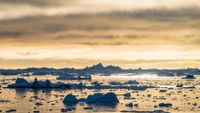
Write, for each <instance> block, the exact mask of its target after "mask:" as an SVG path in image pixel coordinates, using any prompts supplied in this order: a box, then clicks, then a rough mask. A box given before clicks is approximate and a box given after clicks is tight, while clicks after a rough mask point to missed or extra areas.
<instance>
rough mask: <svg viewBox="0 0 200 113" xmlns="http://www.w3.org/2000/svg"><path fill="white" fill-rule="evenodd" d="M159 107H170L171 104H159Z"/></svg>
mask: <svg viewBox="0 0 200 113" xmlns="http://www.w3.org/2000/svg"><path fill="white" fill-rule="evenodd" d="M159 107H172V104H171V103H160V104H159Z"/></svg>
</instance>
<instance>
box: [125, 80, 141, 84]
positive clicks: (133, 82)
mask: <svg viewBox="0 0 200 113" xmlns="http://www.w3.org/2000/svg"><path fill="white" fill-rule="evenodd" d="M123 84H124V85H126V84H139V82H137V81H136V80H129V81H127V82H124V83H123Z"/></svg>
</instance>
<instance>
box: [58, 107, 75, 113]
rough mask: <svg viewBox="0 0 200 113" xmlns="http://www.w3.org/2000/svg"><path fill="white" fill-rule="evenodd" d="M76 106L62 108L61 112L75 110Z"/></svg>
mask: <svg viewBox="0 0 200 113" xmlns="http://www.w3.org/2000/svg"><path fill="white" fill-rule="evenodd" d="M75 109H76V108H73V107H72V108H62V109H60V111H61V112H68V111H74V110H75Z"/></svg>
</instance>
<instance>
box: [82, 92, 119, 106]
mask: <svg viewBox="0 0 200 113" xmlns="http://www.w3.org/2000/svg"><path fill="white" fill-rule="evenodd" d="M86 103H87V104H95V105H106V106H107V105H109V106H113V105H116V104H117V103H119V100H118V98H117V95H116V94H115V93H112V92H109V93H106V94H102V93H95V94H93V95H89V96H88V97H87V99H86Z"/></svg>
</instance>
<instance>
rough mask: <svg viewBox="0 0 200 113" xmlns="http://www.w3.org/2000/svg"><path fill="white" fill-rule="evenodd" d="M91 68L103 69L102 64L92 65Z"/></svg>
mask: <svg viewBox="0 0 200 113" xmlns="http://www.w3.org/2000/svg"><path fill="white" fill-rule="evenodd" d="M91 68H96V69H103V68H104V66H103V65H102V63H98V64H96V65H93V66H92V67H91Z"/></svg>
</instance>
